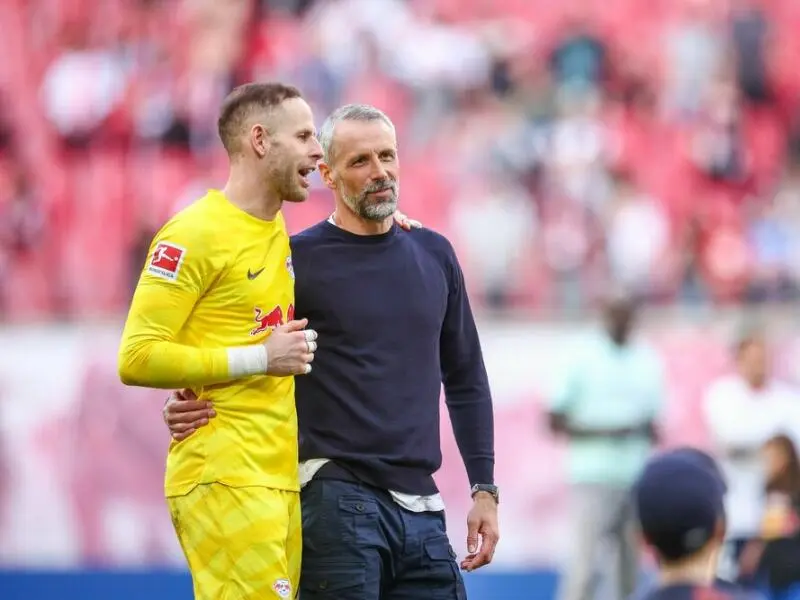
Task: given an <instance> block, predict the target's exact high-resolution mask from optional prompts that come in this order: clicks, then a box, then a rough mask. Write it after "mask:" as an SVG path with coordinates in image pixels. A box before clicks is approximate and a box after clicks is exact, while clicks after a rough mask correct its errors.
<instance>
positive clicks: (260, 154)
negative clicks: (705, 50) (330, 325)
mask: <svg viewBox="0 0 800 600" xmlns="http://www.w3.org/2000/svg"><path fill="white" fill-rule="evenodd" d="M219 135H220V138H221V139H222V143H223V145H224V146H225V149H226V151H227V152H228V155H229V157H230V177H229V179H228V182H227V184H226V186H225V188H224V189H223V190H221V191H217V190H210V191H209V192H208V193H207V194H206V195H205V196H204V197H203V198H201V199H200V200H198V201H197V202H195V203H194V204H192V205H191V206H189V207H188V208H186V209H184V210H183V211H181V212H180V213H178V214H177V215H175V216H174V217H173V218H172V219H170V221H169V222H168V223H167V224H166V225H164V227H163V228H162V229H161V231H159V232H158V234H156V236H155V239H154V240H153V243H152V246H151V247H150V252H149V255H148V257H147V261H146V263H145V266H144V270H143V272H142V275H141V278H140V280H139V283H138V285H137V287H136V292H135V294H134V297H133V302H132V305H131V308H130V313H129V315H128V320H127V323H126V324H125V330H124V333H123V335H122V343H121V347H120V352H119V372H120V378H121V379H122V381H123V383H125V384H127V385H136V386H144V387H153V388H165V389H175V388H191V389H192V390H193V391H194V392H195V393H196V395H197V396H198V397H199V398H200V399H204V400H208V401H209V402H213V404H214V407H215V409H216V412H217V417H216V418H215V419H214V420H213V422H211V423H210V424H209V426H208V427H204V428H202V430H200V431H198V432H197V433H196V434H195V435H193V436H191V437H190V438H188V439H186V440H184V441H181V442H174V441H173V443H172V444H171V446H170V449H169V456H168V458H167V469H166V482H165V488H166V495H167V499H168V504H169V508H170V512H171V514H172V520H173V523H174V525H175V530H176V532H177V535H178V539H179V540H180V543H181V546H182V548H183V551H184V553H185V555H186V558H187V561H188V563H189V569H190V570H191V573H192V579H193V582H194V592H195V598H197V599H198V600H212V599H213V600H226V599H230V600H232V599H236V600H244V599H255V598H259V599H264V598H271V597H275V598H292V597H294V594H295V592H296V590H297V580H298V577H299V573H300V557H301V552H302V548H301V545H302V544H301V532H300V524H301V521H300V499H299V489H300V488H299V483H298V473H297V418H296V412H295V405H294V378H293V377H292V375H302V374H304V373H308V372H310V370H311V362H312V360H313V358H314V351H315V350H316V342H315V339H316V333H315V332H313V331H311V330H309V329H306V328H305V327H306V324H307V323H306V321H305V320H301V321H295V320H294V270H293V268H292V257H291V253H290V249H289V237H288V235H287V232H286V227H285V224H284V220H283V216H282V215H281V212H280V209H281V203H282V201H284V200H285V201H289V202H302V201H304V200H305V199H306V198H307V196H308V187H309V183H308V179H307V177H308V175H309V174H310V173H311V172H312V171H313V170H314V168H315V167H316V164H317V162H318V161H319V159H320V158H321V157H322V150H321V148H320V145H319V143H318V142H317V138H316V132H315V129H314V121H313V116H312V113H311V109H310V107H309V106H308V104H307V103H306V102H305V101H304V100H303V99H302V97H301V95H300V92H299V91H298V90H297V89H295V88H293V87H290V86H285V85H281V84H275V83H267V84H247V85H244V86H241V87H239V88H237V89H235V90H234V91H233V92H232V93H231V94H230V95H229V96H228V98H226V100H225V102H224V104H223V106H222V110H221V113H220V117H219Z"/></svg>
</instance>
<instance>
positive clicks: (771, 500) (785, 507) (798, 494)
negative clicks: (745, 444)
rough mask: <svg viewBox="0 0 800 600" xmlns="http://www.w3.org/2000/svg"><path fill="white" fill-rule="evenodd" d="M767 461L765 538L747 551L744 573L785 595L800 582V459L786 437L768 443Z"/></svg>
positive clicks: (765, 446)
mask: <svg viewBox="0 0 800 600" xmlns="http://www.w3.org/2000/svg"><path fill="white" fill-rule="evenodd" d="M763 458H764V463H765V465H766V467H765V472H766V487H765V490H764V491H765V501H764V505H765V508H764V516H763V518H762V524H761V535H760V539H759V540H756V541H753V542H750V543H749V544H748V545H747V547H746V548H745V549H744V550H743V552H742V558H741V561H740V571H741V572H742V573H745V574H747V575H751V576H754V577H757V578H758V579H759V580H761V581H762V582H763V583H764V584H766V586H767V587H768V588H769V589H770V592H771V593H772V594H781V593H783V592H785V591H786V590H787V589H788V588H790V587H791V586H792V585H795V584H798V583H800V536H799V535H798V534H799V533H800V459H798V455H797V450H796V448H795V445H794V442H792V440H791V438H789V437H788V436H786V435H778V436H775V437H773V438H771V439H770V440H768V441H767V443H766V444H765V445H764V448H763ZM772 597H775V596H774V595H773V596H772Z"/></svg>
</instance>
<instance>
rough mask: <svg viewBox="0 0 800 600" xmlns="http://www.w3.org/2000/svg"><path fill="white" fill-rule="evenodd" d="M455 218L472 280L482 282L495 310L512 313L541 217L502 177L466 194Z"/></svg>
mask: <svg viewBox="0 0 800 600" xmlns="http://www.w3.org/2000/svg"><path fill="white" fill-rule="evenodd" d="M463 192H464V197H463V199H461V200H460V201H459V205H458V210H457V211H455V214H454V215H453V221H454V222H453V226H452V227H453V233H454V234H455V239H456V240H458V241H460V242H461V244H462V247H463V248H464V251H463V252H462V254H461V257H462V261H463V262H464V263H465V265H466V268H467V269H468V270H469V271H470V275H471V277H470V279H471V280H472V279H473V278H474V279H476V280H477V281H478V282H480V286H481V289H482V292H483V294H485V296H486V302H487V304H488V306H489V307H490V308H499V309H502V308H505V307H507V305H508V303H509V300H510V297H511V295H512V294H513V293H514V292H515V291H516V289H515V288H516V286H517V285H518V283H519V280H520V277H519V272H520V271H521V270H525V269H526V268H528V263H529V261H527V260H526V259H525V257H524V256H523V255H522V253H521V251H522V250H523V249H528V251H531V250H532V248H531V242H532V240H534V239H536V237H537V233H538V231H537V225H538V223H537V216H536V214H535V212H534V206H533V201H532V199H531V198H530V197H529V196H528V194H527V193H526V191H525V189H524V188H522V187H521V186H519V185H518V184H515V183H514V182H512V181H509V180H507V179H504V178H503V177H501V176H499V175H497V176H494V177H492V178H491V179H489V181H488V186H470V187H469V188H468V189H464V190H463Z"/></svg>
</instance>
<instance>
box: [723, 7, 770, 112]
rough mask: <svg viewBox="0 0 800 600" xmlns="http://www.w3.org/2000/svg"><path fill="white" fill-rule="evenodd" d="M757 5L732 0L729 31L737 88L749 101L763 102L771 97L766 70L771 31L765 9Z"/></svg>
mask: <svg viewBox="0 0 800 600" xmlns="http://www.w3.org/2000/svg"><path fill="white" fill-rule="evenodd" d="M758 4H759V3H757V2H753V0H734V1H733V2H732V11H731V21H730V30H731V42H732V45H733V51H734V55H735V59H736V63H735V67H736V78H737V82H738V84H739V89H740V90H741V92H742V94H743V95H744V97H745V98H746V99H747V100H749V101H750V102H753V103H764V102H767V101H769V100H770V99H771V97H772V94H771V93H770V86H769V76H768V71H767V52H768V50H769V36H770V28H769V21H768V20H767V16H766V15H765V14H764V9H763V8H762V7H761V6H758Z"/></svg>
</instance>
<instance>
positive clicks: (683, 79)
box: [664, 0, 725, 118]
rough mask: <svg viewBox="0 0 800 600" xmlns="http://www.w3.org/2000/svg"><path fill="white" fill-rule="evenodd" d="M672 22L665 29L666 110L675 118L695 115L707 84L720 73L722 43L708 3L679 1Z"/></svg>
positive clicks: (703, 0) (722, 40) (723, 41)
mask: <svg viewBox="0 0 800 600" xmlns="http://www.w3.org/2000/svg"><path fill="white" fill-rule="evenodd" d="M676 5H677V6H678V10H677V15H676V17H677V18H676V19H675V20H674V21H673V22H672V23H670V24H669V25H668V27H667V28H666V30H665V31H666V39H665V45H664V58H665V61H666V90H665V94H666V97H665V100H666V107H667V109H668V110H669V112H670V113H671V114H674V115H675V116H677V117H679V118H680V117H684V118H685V117H693V116H694V115H695V114H696V113H697V111H699V109H700V106H701V103H702V99H703V95H704V94H705V91H706V88H707V86H708V83H709V82H710V81H711V80H712V78H714V77H715V76H717V75H718V74H719V73H720V69H721V68H722V65H723V61H724V49H725V40H724V38H723V35H722V33H723V32H722V31H721V29H720V27H719V26H718V24H717V23H716V22H715V19H714V15H713V13H712V9H711V7H712V3H711V2H707V1H706V0H680V1H679V2H676Z"/></svg>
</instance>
